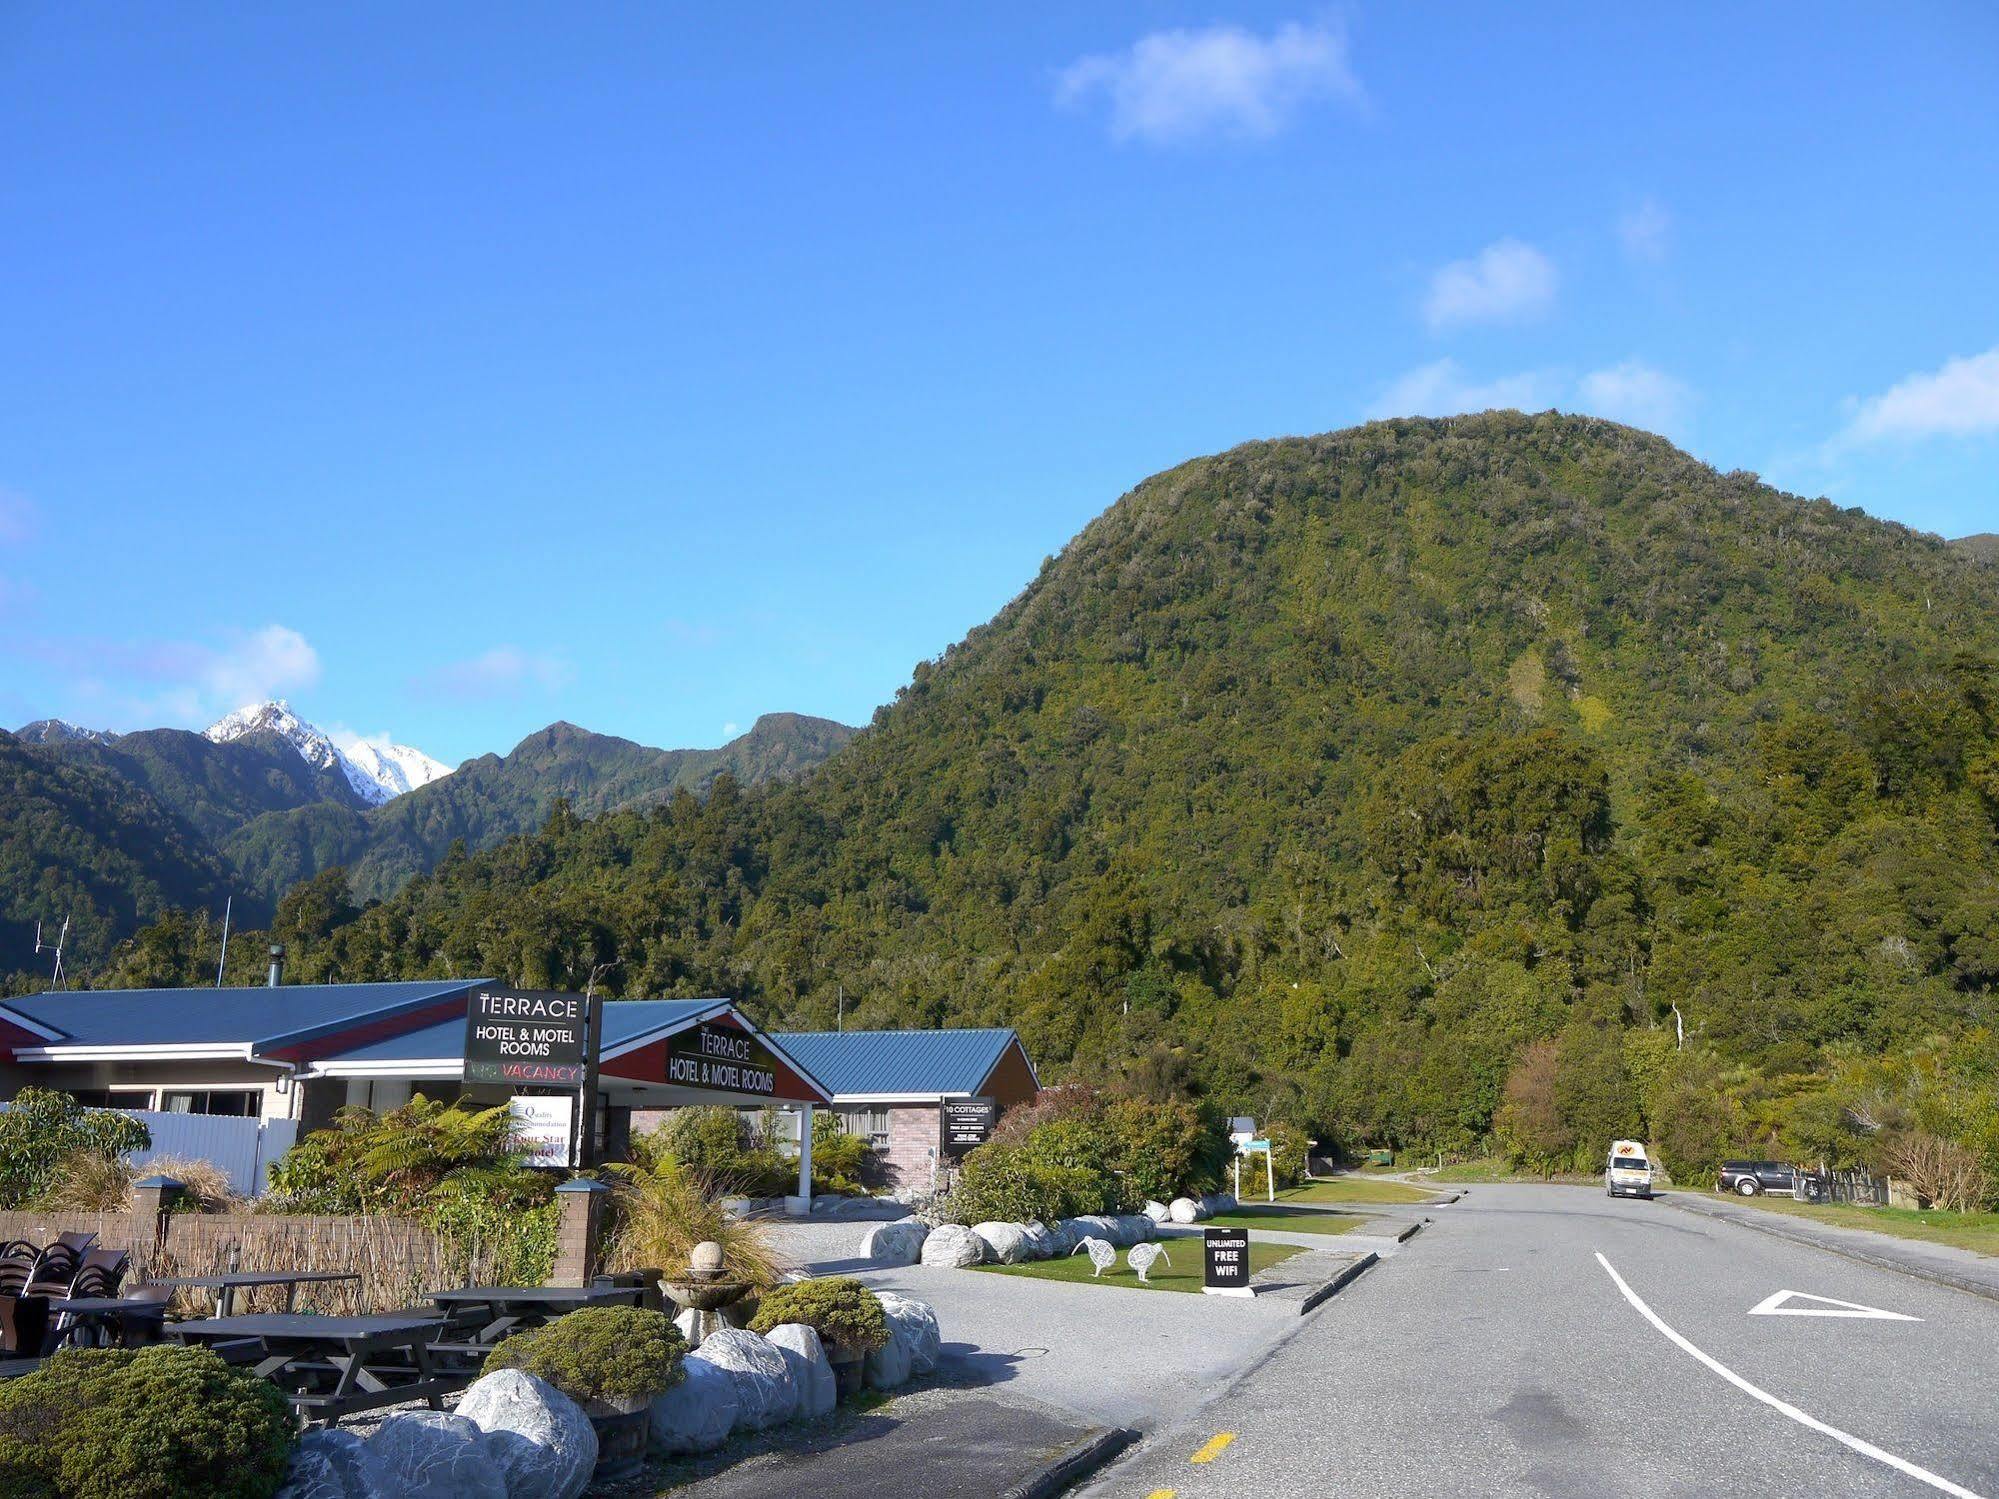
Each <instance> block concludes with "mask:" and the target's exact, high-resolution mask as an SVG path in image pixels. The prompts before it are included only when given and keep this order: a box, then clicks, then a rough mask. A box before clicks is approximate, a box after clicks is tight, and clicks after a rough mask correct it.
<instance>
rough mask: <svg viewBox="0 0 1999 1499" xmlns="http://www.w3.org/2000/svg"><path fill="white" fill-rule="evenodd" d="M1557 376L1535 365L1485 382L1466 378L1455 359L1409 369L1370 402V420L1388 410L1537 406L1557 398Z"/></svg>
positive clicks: (1443, 412)
mask: <svg viewBox="0 0 1999 1499" xmlns="http://www.w3.org/2000/svg"><path fill="white" fill-rule="evenodd" d="M1553 401H1554V381H1553V380H1551V379H1550V378H1549V377H1548V376H1546V375H1544V374H1542V373H1540V372H1538V371H1535V370H1523V371H1522V372H1520V373H1519V374H1514V375H1502V376H1500V377H1499V378H1498V379H1496V380H1488V381H1485V382H1483V383H1480V382H1477V381H1473V380H1467V379H1466V378H1465V374H1464V371H1463V370H1462V369H1460V368H1459V366H1458V362H1457V360H1455V359H1439V360H1437V361H1436V362H1435V363H1434V364H1426V365H1422V366H1420V367H1418V368H1416V369H1413V370H1410V371H1409V372H1408V373H1407V374H1406V375H1403V376H1402V377H1401V378H1400V379H1398V380H1396V381H1395V382H1394V383H1393V384H1391V385H1390V386H1389V387H1388V388H1387V389H1386V390H1384V391H1383V392H1382V393H1381V395H1380V396H1379V397H1378V398H1377V399H1376V400H1375V401H1374V402H1373V403H1372V404H1370V405H1369V406H1368V408H1367V416H1368V418H1369V420H1374V419H1376V418H1380V417H1388V416H1459V415H1462V414H1463V413H1465V412H1467V411H1491V410H1494V409H1497V408H1505V407H1511V408H1515V409H1518V410H1521V411H1538V410H1543V409H1545V408H1546V407H1548V406H1550V405H1552V404H1553Z"/></svg>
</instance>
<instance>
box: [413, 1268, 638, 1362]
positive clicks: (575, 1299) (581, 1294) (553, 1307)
mask: <svg viewBox="0 0 1999 1499" xmlns="http://www.w3.org/2000/svg"><path fill="white" fill-rule="evenodd" d="M644 1296H645V1291H644V1289H643V1288H642V1287H640V1286H620V1285H611V1284H607V1283H605V1282H602V1281H600V1282H598V1283H596V1284H594V1285H588V1286H460V1287H459V1288H458V1289H456V1290H452V1291H437V1292H434V1293H433V1294H432V1296H431V1298H430V1299H431V1300H432V1301H433V1302H435V1303H436V1305H437V1309H438V1310H439V1311H440V1312H443V1313H446V1314H448V1315H451V1316H452V1317H453V1319H454V1321H455V1322H457V1323H458V1324H459V1328H460V1329H461V1330H462V1332H463V1333H464V1334H465V1336H463V1337H462V1338H458V1339H456V1340H454V1341H450V1342H439V1343H438V1344H436V1345H435V1348H434V1350H433V1351H435V1352H438V1353H451V1354H459V1355H467V1354H469V1355H476V1356H478V1357H481V1358H483V1357H484V1356H485V1355H486V1354H487V1353H488V1352H490V1351H491V1350H492V1347H493V1345H494V1344H495V1343H497V1342H499V1341H500V1340H501V1339H502V1338H504V1337H506V1336H507V1335H508V1334H510V1333H515V1332H520V1331H522V1330H523V1329H526V1328H530V1327H540V1326H542V1325H543V1324H545V1323H547V1322H549V1321H551V1320H553V1319H554V1318H556V1317H560V1316H561V1315H563V1313H565V1312H573V1311H575V1310H576V1309H577V1308H578V1307H586V1306H637V1305H639V1303H640V1302H641V1301H642V1300H643V1299H644Z"/></svg>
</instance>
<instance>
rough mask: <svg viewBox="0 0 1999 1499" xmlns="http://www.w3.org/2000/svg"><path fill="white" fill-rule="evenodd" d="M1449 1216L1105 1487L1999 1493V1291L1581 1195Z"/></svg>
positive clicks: (1485, 1190)
mask: <svg viewBox="0 0 1999 1499" xmlns="http://www.w3.org/2000/svg"><path fill="white" fill-rule="evenodd" d="M1434 1216H1435V1220H1436V1221H1435V1222H1434V1223H1432V1224H1431V1225H1430V1227H1429V1228H1427V1229H1426V1230H1425V1231H1424V1232H1423V1233H1422V1234H1421V1235H1420V1236H1419V1237H1418V1238H1416V1239H1415V1240H1413V1241H1412V1242H1411V1243H1410V1244H1409V1245H1408V1246H1407V1247H1406V1248H1405V1249H1404V1250H1403V1252H1402V1253H1401V1254H1400V1255H1399V1256H1397V1258H1396V1259H1395V1260H1393V1261H1392V1262H1391V1263H1388V1264H1385V1265H1383V1266H1381V1267H1380V1268H1378V1269H1377V1270H1375V1271H1373V1272H1370V1273H1369V1274H1368V1275H1366V1276H1363V1277H1362V1278H1361V1280H1359V1281H1358V1282H1356V1283H1355V1284H1354V1285H1353V1286H1351V1287H1349V1288H1348V1289H1347V1290H1346V1291H1344V1292H1342V1293H1341V1294H1340V1295H1339V1296H1338V1297H1336V1298H1335V1299H1334V1300H1333V1301H1332V1302H1330V1303H1328V1304H1327V1306H1326V1307H1325V1308H1324V1309H1322V1310H1321V1311H1319V1312H1317V1313H1315V1314H1314V1315H1313V1317H1312V1319H1311V1320H1310V1321H1309V1322H1308V1324H1307V1326H1306V1327H1305V1328H1304V1330H1303V1331H1302V1332H1301V1333H1300V1335H1299V1336H1297V1337H1296V1338H1294V1339H1292V1340H1291V1341H1289V1342H1287V1343H1286V1344H1284V1345H1283V1346H1282V1347H1281V1348H1279V1349H1278V1350H1277V1351H1276V1352H1275V1353H1274V1354H1273V1355H1272V1356H1271V1357H1270V1358H1269V1359H1268V1360H1267V1361H1266V1362H1264V1363H1263V1364H1261V1365H1260V1366H1259V1367H1257V1368H1256V1369H1255V1370H1253V1371H1252V1372H1251V1373H1250V1374H1249V1375H1247V1376H1246V1377H1245V1378H1244V1379H1243V1380H1242V1381H1240V1382H1239V1383H1238V1385H1237V1386H1236V1388H1235V1389H1234V1390H1233V1391H1231V1392H1230V1393H1229V1394H1228V1395H1226V1396H1225V1397H1224V1398H1223V1399H1221V1400H1219V1401H1217V1402H1216V1403H1214V1404H1212V1405H1210V1406H1208V1407H1206V1408H1204V1409H1203V1410H1202V1411H1201V1412H1200V1413H1199V1414H1198V1415H1197V1416H1196V1417H1195V1418H1193V1419H1192V1420H1191V1421H1187V1422H1183V1423H1182V1424H1180V1425H1178V1426H1176V1427H1174V1428H1171V1429H1166V1430H1161V1431H1157V1432H1154V1433H1153V1434H1151V1435H1150V1436H1149V1437H1148V1438H1147V1440H1146V1441H1145V1443H1144V1444H1143V1445H1142V1446H1141V1447H1140V1448H1139V1449H1138V1450H1137V1451H1136V1453H1135V1455H1134V1456H1132V1457H1130V1458H1128V1459H1126V1460H1125V1461H1124V1462H1121V1463H1119V1464H1118V1465H1117V1466H1116V1467H1114V1468H1112V1469H1110V1470H1108V1471H1107V1472H1106V1473H1105V1474H1104V1475H1103V1476H1102V1477H1101V1478H1100V1479H1098V1480H1097V1481H1096V1482H1095V1483H1094V1484H1092V1485H1091V1486H1090V1487H1089V1489H1088V1490H1087V1493H1088V1494H1090V1495H1091V1496H1092V1499H1109V1496H1134V1499H1146V1496H1149V1495H1158V1494H1162V1493H1164V1492H1169V1491H1170V1492H1171V1493H1173V1494H1175V1495H1176V1496H1179V1499H1204V1496H1217V1499H1220V1496H1228V1499H1241V1496H1244V1495H1249V1496H1255V1499H1274V1496H1281V1495H1306V1494H1311V1495H1338V1496H1341V1499H1366V1496H1372V1495H1395V1496H1398V1499H1400V1496H1407V1495H1419V1494H1443V1495H1449V1496H1452V1499H1469V1496H1475V1495H1563V1496H1576V1499H1597V1496H1606V1495H1647V1496H1650V1495H1686V1496H1695V1495H1699V1496H1704V1499H1705V1496H1713V1495H1736V1494H1741V1495H1812V1496H1819V1495H1862V1496H1873V1495H1884V1496H1891V1495H1892V1496H1922V1495H1935V1494H1939V1493H1945V1494H1950V1493H1956V1494H1966V1493H1970V1494H1977V1495H1984V1496H1992V1499H1999V1303H1995V1302H1992V1301H1988V1300H1984V1299H1982V1298H1979V1297H1975V1296H1971V1295H1968V1294H1966V1293H1963V1292H1960V1291H1954V1290H1948V1289H1945V1288H1943V1287H1940V1286H1934V1285H1930V1284H1928V1283H1927V1282H1923V1281H1919V1280H1914V1279H1910V1278H1908V1277H1906V1276H1901V1275H1896V1274H1894V1273H1892V1272H1889V1271H1885V1270H1878V1269H1874V1268H1872V1267H1869V1266H1866V1265H1860V1264H1856V1263H1853V1262H1852V1261H1849V1260H1845V1259H1842V1258H1840V1257H1838V1256H1835V1255H1831V1254H1827V1253H1824V1252H1822V1251H1819V1250H1815V1249H1809V1248H1804V1247H1801V1246H1796V1245H1792V1244H1789V1243H1785V1242H1782V1241H1779V1240H1775V1239H1770V1238H1767V1237H1765V1236H1763V1235H1760V1234H1756V1233H1753V1232H1751V1231H1749V1230H1747V1229H1742V1228H1737V1227H1735V1226H1733V1225H1731V1224H1728V1223H1723V1222H1715V1221H1711V1220H1707V1219H1703V1218H1699V1217H1696V1216H1694V1215H1692V1214H1689V1213H1683V1212H1680V1211H1677V1210H1675V1209H1674V1208H1672V1207H1670V1206H1668V1205H1667V1204H1666V1203H1665V1202H1663V1201H1657V1202H1649V1203H1647V1202H1637V1201H1630V1200H1622V1201H1617V1202H1611V1201H1609V1200H1607V1199H1605V1198H1604V1197H1603V1195H1602V1194H1601V1193H1600V1192H1593V1191H1589V1190H1586V1189H1581V1188H1572V1187H1569V1188H1565V1187H1480V1188H1477V1189H1475V1190H1474V1191H1473V1192H1471V1193H1470V1194H1469V1195H1468V1196H1467V1197H1466V1198H1465V1199H1464V1201H1462V1202H1460V1203H1458V1204H1456V1205H1455V1206H1452V1207H1449V1208H1442V1209H1438V1210H1436V1211H1435V1214H1434ZM1612 1272H1615V1273H1614V1275H1613V1273H1612ZM1620 1281H1621V1285H1620ZM1626 1288H1628V1292H1629V1295H1627V1294H1626ZM1780 1291H1796V1292H1802V1293H1806V1294H1808V1295H1815V1296H1820V1297H1830V1298H1837V1299H1838V1300H1841V1301H1847V1302H1856V1303H1861V1304H1863V1305H1866V1306H1868V1307H1873V1308H1878V1309H1881V1310H1885V1311H1891V1312H1896V1313H1900V1314H1901V1315H1903V1316H1904V1317H1909V1318H1916V1319H1920V1320H1914V1321H1889V1320H1883V1319H1872V1318H1859V1317H1841V1318H1829V1317H1818V1316H1809V1317H1808V1316H1776V1315H1760V1316H1758V1315H1750V1311H1751V1308H1753V1307H1756V1306H1757V1305H1759V1304H1760V1303H1762V1302H1764V1301H1765V1300H1766V1299H1767V1298H1769V1297H1771V1296H1773V1295H1774V1294H1776V1293H1777V1292H1780ZM1640 1303H1642V1307H1641V1305H1640ZM1790 1304H1791V1305H1793V1306H1796V1305H1800V1304H1803V1305H1810V1304H1811V1303H1797V1302H1793V1303H1790ZM1676 1339H1677V1340H1676ZM1696 1350H1697V1351H1696ZM1779 1405H1781V1406H1782V1407H1783V1408H1781V1409H1780V1408H1778V1406H1779ZM1801 1417H1802V1418H1804V1420H1809V1421H1814V1422H1817V1423H1820V1424H1819V1425H1818V1426H1809V1425H1806V1424H1804V1422H1803V1421H1802V1420H1801V1419H1800V1418H1801ZM1828 1427H1829V1428H1832V1429H1833V1430H1832V1431H1830V1432H1829V1431H1827V1430H1826V1429H1825V1428H1828ZM1222 1433H1233V1438H1232V1440H1229V1441H1227V1442H1226V1443H1224V1442H1223V1441H1221V1440H1220V1436H1221V1434H1222ZM1197 1456H1198V1457H1201V1458H1204V1459H1205V1461H1201V1462H1196V1461H1193V1460H1192V1459H1194V1458H1195V1457H1197Z"/></svg>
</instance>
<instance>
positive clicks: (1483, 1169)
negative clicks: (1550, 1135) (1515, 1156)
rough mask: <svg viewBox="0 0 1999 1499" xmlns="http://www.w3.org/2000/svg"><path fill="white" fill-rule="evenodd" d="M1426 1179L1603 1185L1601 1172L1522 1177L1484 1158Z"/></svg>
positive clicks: (1461, 1164)
mask: <svg viewBox="0 0 1999 1499" xmlns="http://www.w3.org/2000/svg"><path fill="white" fill-rule="evenodd" d="M1428 1180H1430V1181H1433V1182H1438V1183H1447V1184H1453V1185H1455V1184H1458V1183H1464V1182H1530V1183H1533V1184H1536V1185H1539V1184H1540V1183H1542V1182H1555V1183H1557V1184H1560V1185H1570V1186H1581V1185H1588V1184H1591V1183H1594V1184H1595V1185H1597V1186H1599V1187H1600V1186H1602V1185H1603V1173H1602V1172H1600V1171H1599V1172H1594V1173H1592V1174H1590V1175H1588V1176H1584V1175H1581V1174H1579V1173H1576V1172H1557V1173H1556V1174H1555V1175H1554V1176H1548V1177H1543V1176H1539V1175H1536V1174H1533V1173H1531V1172H1530V1173H1528V1174H1526V1175H1522V1174H1521V1173H1520V1172H1518V1171H1515V1170H1514V1169H1513V1168H1512V1167H1511V1166H1509V1165H1507V1163H1506V1162H1505V1161H1501V1160H1495V1159H1491V1158H1488V1159H1485V1160H1479V1161H1457V1162H1454V1163H1453V1164H1451V1165H1449V1166H1446V1167H1445V1168H1444V1169H1443V1170H1442V1171H1437V1172H1432V1173H1431V1175H1430V1176H1429V1177H1428Z"/></svg>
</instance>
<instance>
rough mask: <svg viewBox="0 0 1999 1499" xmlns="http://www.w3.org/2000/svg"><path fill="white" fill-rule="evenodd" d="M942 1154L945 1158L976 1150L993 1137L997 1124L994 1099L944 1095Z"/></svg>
mask: <svg viewBox="0 0 1999 1499" xmlns="http://www.w3.org/2000/svg"><path fill="white" fill-rule="evenodd" d="M942 1113H943V1116H944V1117H943V1129H944V1154H945V1156H946V1157H947V1158H948V1159H951V1160H956V1159H957V1158H958V1157H959V1156H961V1155H965V1154H967V1153H968V1152H970V1151H974V1150H977V1149H978V1148H979V1147H980V1146H981V1145H983V1144H985V1143H986V1141H987V1140H989V1139H991V1138H992V1133H993V1126H994V1125H996V1124H998V1123H999V1100H998V1099H996V1098H947V1099H945V1100H944V1107H943V1110H942Z"/></svg>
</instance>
